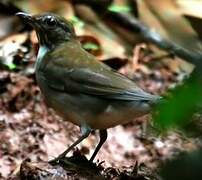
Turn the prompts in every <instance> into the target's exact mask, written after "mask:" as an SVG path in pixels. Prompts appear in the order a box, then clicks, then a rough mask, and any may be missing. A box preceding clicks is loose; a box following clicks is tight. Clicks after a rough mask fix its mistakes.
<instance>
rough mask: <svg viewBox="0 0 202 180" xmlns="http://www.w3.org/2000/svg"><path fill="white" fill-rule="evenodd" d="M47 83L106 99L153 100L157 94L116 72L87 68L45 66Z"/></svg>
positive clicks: (53, 86)
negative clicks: (152, 93) (150, 92)
mask: <svg viewBox="0 0 202 180" xmlns="http://www.w3.org/2000/svg"><path fill="white" fill-rule="evenodd" d="M43 77H44V79H45V80H46V81H47V84H48V85H49V86H50V87H51V88H54V89H56V90H60V91H65V92H68V93H83V94H88V95H93V96H100V97H102V98H106V99H114V100H125V101H132V100H135V101H153V100H155V99H156V98H157V96H154V95H151V94H149V93H146V92H144V91H143V90H142V89H140V88H138V87H137V86H136V85H135V84H134V83H133V82H132V81H131V80H129V79H128V78H126V77H124V76H122V75H121V74H119V73H116V72H113V71H112V72H111V73H109V72H104V73H101V72H95V71H92V70H91V69H88V68H74V69H70V70H67V69H66V68H63V67H60V68H58V69H57V67H54V68H46V72H45V73H43Z"/></svg>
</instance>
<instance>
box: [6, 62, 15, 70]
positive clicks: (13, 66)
mask: <svg viewBox="0 0 202 180" xmlns="http://www.w3.org/2000/svg"><path fill="white" fill-rule="evenodd" d="M6 66H8V68H9V69H10V70H14V69H16V65H15V64H14V63H10V64H6Z"/></svg>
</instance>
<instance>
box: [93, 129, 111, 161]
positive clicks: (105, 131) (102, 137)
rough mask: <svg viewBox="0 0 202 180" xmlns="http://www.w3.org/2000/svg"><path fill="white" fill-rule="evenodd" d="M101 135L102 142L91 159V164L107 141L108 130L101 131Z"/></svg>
mask: <svg viewBox="0 0 202 180" xmlns="http://www.w3.org/2000/svg"><path fill="white" fill-rule="evenodd" d="M99 133H100V142H99V143H98V145H97V147H96V148H95V151H94V153H93V155H92V156H91V158H90V161H91V162H92V161H93V159H94V158H95V156H96V155H97V153H98V151H99V150H100V148H101V147H102V145H103V144H104V142H105V141H106V139H107V130H106V129H103V130H100V132H99Z"/></svg>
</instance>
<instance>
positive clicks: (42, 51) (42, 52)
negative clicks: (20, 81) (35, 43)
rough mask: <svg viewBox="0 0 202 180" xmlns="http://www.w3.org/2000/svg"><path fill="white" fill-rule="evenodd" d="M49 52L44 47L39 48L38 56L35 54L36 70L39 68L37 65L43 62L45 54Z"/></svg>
mask: <svg viewBox="0 0 202 180" xmlns="http://www.w3.org/2000/svg"><path fill="white" fill-rule="evenodd" d="M48 52H49V48H48V47H46V46H40V48H39V51H38V54H37V61H36V64H35V69H36V70H37V69H38V68H39V65H40V64H42V63H41V61H42V60H43V58H44V56H45V55H46V53H48Z"/></svg>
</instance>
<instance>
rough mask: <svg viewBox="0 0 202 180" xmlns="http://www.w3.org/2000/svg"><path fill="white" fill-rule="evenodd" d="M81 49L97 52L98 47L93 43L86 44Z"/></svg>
mask: <svg viewBox="0 0 202 180" xmlns="http://www.w3.org/2000/svg"><path fill="white" fill-rule="evenodd" d="M83 48H84V49H89V50H98V49H99V46H98V45H97V44H95V43H91V42H87V43H85V44H84V45H83Z"/></svg>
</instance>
